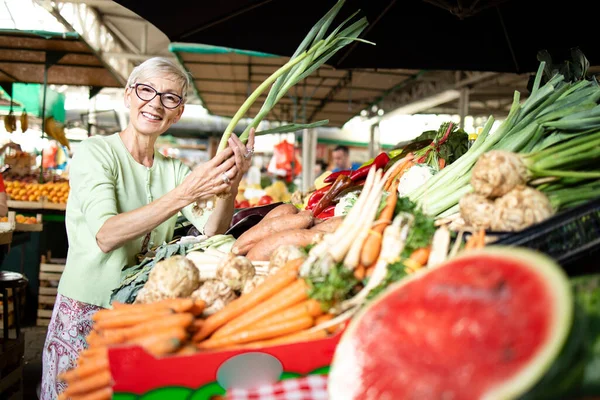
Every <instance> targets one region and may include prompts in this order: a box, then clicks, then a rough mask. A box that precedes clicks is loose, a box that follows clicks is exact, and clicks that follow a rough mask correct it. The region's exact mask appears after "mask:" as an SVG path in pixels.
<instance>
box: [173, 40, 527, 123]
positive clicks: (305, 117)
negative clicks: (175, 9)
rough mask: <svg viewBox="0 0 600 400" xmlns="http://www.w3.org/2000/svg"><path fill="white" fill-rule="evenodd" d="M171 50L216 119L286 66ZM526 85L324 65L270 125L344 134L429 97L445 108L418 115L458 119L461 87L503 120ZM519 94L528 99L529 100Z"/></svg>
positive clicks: (241, 53) (222, 53) (476, 106)
mask: <svg viewBox="0 0 600 400" xmlns="http://www.w3.org/2000/svg"><path fill="white" fill-rule="evenodd" d="M169 48H170V50H171V51H172V52H173V53H174V54H175V55H176V56H177V57H178V59H179V61H180V62H181V63H182V64H183V65H184V66H185V68H186V69H187V70H188V72H190V74H191V75H192V78H193V82H194V89H195V91H196V94H197V95H198V97H199V98H200V99H201V100H202V104H203V106H204V107H206V108H207V109H208V111H209V112H210V113H211V114H214V115H220V116H226V117H231V116H233V115H234V114H235V113H236V112H237V110H238V109H239V107H240V106H241V105H242V103H243V102H244V101H245V100H246V99H247V98H248V96H249V95H250V93H252V91H253V90H254V89H256V87H258V85H260V84H261V83H262V82H263V81H264V80H265V79H266V78H267V77H268V76H270V75H271V74H272V73H273V72H274V71H275V70H277V69H278V68H279V67H280V66H282V65H283V64H285V63H286V62H287V61H288V58H286V57H279V56H275V55H272V54H266V53H260V52H255V51H245V50H238V49H230V48H224V47H218V46H209V45H200V44H190V43H172V44H171V45H170V47H169ZM528 78H529V75H528V74H527V75H523V74H520V75H519V74H508V73H505V74H501V73H477V72H473V73H462V74H456V73H454V72H448V71H425V70H410V69H373V68H370V69H360V68H356V69H348V70H342V69H335V68H333V67H331V66H328V65H324V66H323V67H321V68H320V69H319V70H317V71H316V72H315V73H313V74H312V75H311V76H309V77H308V78H306V79H305V80H304V81H302V82H301V83H299V84H298V85H296V86H295V87H294V88H293V89H292V90H291V91H290V92H289V93H288V96H286V97H284V98H282V99H281V101H280V102H279V103H278V104H277V106H276V107H275V108H274V110H273V112H271V113H270V114H269V115H268V116H267V119H268V120H274V121H307V122H315V121H319V120H324V119H328V120H329V126H338V127H340V126H342V125H344V123H346V122H347V121H348V120H350V119H351V118H352V117H354V116H356V115H359V114H360V113H361V111H363V110H369V113H371V114H372V113H373V110H374V112H375V114H376V111H377V110H378V109H380V108H381V109H382V110H384V111H385V112H388V111H391V110H393V109H395V108H397V107H400V106H403V105H406V104H410V103H411V101H412V100H414V98H417V99H418V97H419V96H428V95H430V96H440V99H441V100H443V102H440V103H435V102H432V103H431V104H429V105H423V107H422V108H421V109H419V111H421V112H424V111H426V110H430V111H431V112H449V113H458V103H457V102H458V98H459V95H458V94H457V93H458V92H457V89H460V88H461V87H463V86H464V87H467V86H468V87H469V89H470V110H469V111H470V113H471V114H473V115H485V116H487V115H489V114H490V113H498V114H505V113H506V110H507V107H508V106H509V105H510V103H511V101H512V94H513V92H514V90H522V91H525V90H526V83H527V80H528ZM449 91H450V97H448V95H447V94H446V95H445V96H446V97H441V95H444V94H445V93H446V92H449ZM522 94H523V96H524V97H525V96H526V94H527V93H525V92H523V93H522ZM266 95H267V93H266V92H265V93H264V94H263V95H262V96H261V97H259V101H257V102H256V103H255V105H254V106H253V107H252V108H251V109H250V111H249V113H248V116H251V117H253V116H254V115H256V113H257V112H258V110H259V109H260V107H261V105H262V102H263V101H264V99H265V98H266ZM402 95H404V96H402ZM411 95H412V96H414V97H411ZM452 96H454V97H453V98H452ZM442 103H446V106H445V109H443V110H442V109H439V108H437V109H436V108H435V107H436V106H438V105H439V104H442ZM448 103H449V104H448ZM374 107H375V108H374ZM363 113H364V112H363Z"/></svg>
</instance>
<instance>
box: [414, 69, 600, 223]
mask: <svg viewBox="0 0 600 400" xmlns="http://www.w3.org/2000/svg"><path fill="white" fill-rule="evenodd" d="M544 66H545V63H544V62H541V63H540V68H539V70H538V73H537V75H536V82H535V84H534V87H533V91H532V93H531V95H530V96H529V97H528V98H527V100H525V101H524V102H523V103H522V104H521V103H520V102H519V99H520V94H519V92H515V96H514V100H513V104H512V107H511V110H510V112H509V114H508V117H507V118H506V119H505V120H504V122H502V124H500V126H499V127H498V128H497V129H496V131H495V132H493V133H492V132H491V127H492V125H493V123H494V118H493V117H490V118H489V119H488V121H487V123H486V125H485V127H484V129H483V131H482V133H481V134H480V135H479V136H478V138H477V140H476V141H475V143H474V144H473V146H472V147H471V148H470V149H469V150H468V151H467V152H466V153H465V154H464V155H463V156H462V157H460V158H459V159H458V160H456V161H455V162H454V163H453V164H451V165H449V166H447V167H446V168H444V169H443V170H442V171H440V172H439V173H438V174H436V175H435V176H433V177H432V178H431V179H429V180H428V181H427V182H426V183H425V184H424V185H422V186H421V187H419V188H417V189H416V190H414V191H412V192H411V193H409V194H408V196H409V197H410V198H411V199H412V200H414V201H416V202H418V203H419V204H420V205H421V206H422V207H423V209H424V210H425V212H427V213H428V214H429V215H432V216H434V217H444V216H448V215H451V214H453V213H456V212H458V207H459V206H458V203H459V200H460V199H461V197H462V196H464V195H465V194H467V193H471V192H472V191H473V189H476V190H479V191H480V194H484V195H485V196H492V197H493V196H501V195H502V194H504V193H506V192H508V191H510V188H512V187H514V186H515V185H517V184H524V183H527V184H528V185H532V186H536V187H539V190H541V191H542V192H544V193H546V194H547V195H548V196H552V193H553V191H556V192H555V200H554V202H555V205H556V206H557V208H558V209H560V208H562V207H565V206H569V205H572V204H573V203H575V202H576V201H585V200H586V199H590V198H594V197H596V196H598V190H597V189H598V187H597V186H595V185H594V182H593V181H595V180H597V179H598V177H600V169H599V164H598V159H599V158H598V150H597V147H598V143H599V142H598V131H600V118H598V115H600V114H598V113H599V112H600V105H598V104H597V103H598V100H600V86H599V85H598V83H597V82H596V81H595V80H580V81H575V82H568V81H565V76H564V75H562V74H555V75H554V76H553V77H551V79H549V80H548V81H547V82H546V83H545V84H544V85H543V86H540V82H541V78H542V74H543V70H544ZM498 150H500V151H503V152H502V153H498V152H497V151H498ZM488 152H491V154H489V155H486V153H488ZM511 153H516V154H519V155H518V156H517V155H510V154H511ZM492 160H497V162H492ZM476 163H477V164H478V165H477V168H475V167H474V166H475V164H476ZM566 187H568V188H569V189H570V190H569V193H568V194H567V193H565V192H564V191H563V192H561V191H560V190H561V189H564V188H566ZM578 194H579V196H578Z"/></svg>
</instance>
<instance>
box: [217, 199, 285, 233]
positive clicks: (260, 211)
mask: <svg viewBox="0 0 600 400" xmlns="http://www.w3.org/2000/svg"><path fill="white" fill-rule="evenodd" d="M281 204H283V202H281V201H279V202H277V203H271V204H265V205H264V206H256V207H248V208H242V209H240V210H239V211H237V212H236V213H235V214H234V215H233V217H232V218H231V224H230V225H229V228H231V227H233V226H234V225H236V224H237V223H238V222H240V221H241V220H243V219H244V218H246V217H247V216H249V215H259V216H260V217H261V219H262V217H264V216H265V215H267V213H268V212H269V211H271V210H272V209H274V208H275V207H277V206H279V205H281Z"/></svg>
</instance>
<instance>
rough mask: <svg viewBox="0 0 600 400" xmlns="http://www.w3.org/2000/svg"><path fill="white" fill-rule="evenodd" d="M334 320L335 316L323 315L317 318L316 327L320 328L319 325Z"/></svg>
mask: <svg viewBox="0 0 600 400" xmlns="http://www.w3.org/2000/svg"><path fill="white" fill-rule="evenodd" d="M332 319H333V314H323V315H321V316H319V317H317V319H316V320H315V326H319V324H321V323H323V322H327V321H329V320H332Z"/></svg>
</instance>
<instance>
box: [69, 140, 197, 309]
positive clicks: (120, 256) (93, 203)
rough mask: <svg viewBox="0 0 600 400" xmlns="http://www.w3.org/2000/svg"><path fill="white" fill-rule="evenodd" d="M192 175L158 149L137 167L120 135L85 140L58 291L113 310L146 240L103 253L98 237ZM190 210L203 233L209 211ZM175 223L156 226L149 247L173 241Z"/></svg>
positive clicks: (76, 161) (74, 174)
mask: <svg viewBox="0 0 600 400" xmlns="http://www.w3.org/2000/svg"><path fill="white" fill-rule="evenodd" d="M189 173H190V169H189V168H188V167H187V166H186V165H184V164H183V163H181V161H179V160H176V159H172V158H169V157H165V156H163V155H162V154H160V153H159V152H158V151H155V152H154V162H153V165H152V167H151V168H148V167H146V166H144V165H142V164H140V163H138V162H137V161H135V160H134V158H133V157H132V156H131V153H129V151H128V150H127V148H126V147H125V145H124V143H123V141H122V140H121V137H120V136H119V134H118V133H117V134H113V135H110V136H93V137H91V138H88V139H86V140H84V141H83V142H81V143H80V145H79V147H78V148H77V151H76V152H75V154H74V156H73V159H72V160H71V163H70V166H69V182H70V186H71V189H70V194H69V199H68V201H67V211H66V228H67V237H68V240H69V251H68V254H67V264H66V267H65V270H64V272H63V274H62V277H61V280H60V284H59V286H58V293H60V294H61V295H63V296H66V297H69V298H72V299H74V300H78V301H81V302H84V303H89V304H94V305H97V306H101V307H105V308H107V307H110V295H111V292H112V290H113V289H115V288H117V287H118V286H119V284H120V276H121V270H122V269H123V267H124V266H132V265H135V264H136V263H137V262H136V259H135V255H136V254H138V253H139V252H140V251H141V249H142V242H143V239H144V237H140V238H137V239H134V240H132V241H130V242H128V243H126V244H125V245H124V246H122V247H120V248H118V249H116V250H113V251H111V252H109V253H106V254H105V253H103V252H102V251H101V250H100V248H99V247H98V245H97V243H96V234H97V233H98V231H99V230H100V228H101V227H102V225H103V224H104V222H106V220H107V219H109V218H110V217H112V216H114V215H117V214H119V213H124V212H127V211H132V210H135V209H137V208H140V207H142V206H144V205H146V204H148V203H150V202H152V201H154V200H156V199H158V198H159V197H161V196H163V195H165V194H166V193H167V192H169V191H171V190H173V189H174V188H175V187H176V186H177V185H179V184H180V183H181V182H182V181H183V179H184V178H185V176H186V175H187V174H189ZM191 209H192V205H190V206H188V207H186V208H184V209H183V210H182V213H183V215H184V216H185V217H186V218H187V219H188V220H189V221H190V222H192V223H193V224H194V226H195V227H196V228H198V230H199V231H201V232H202V231H203V230H204V225H205V223H206V220H207V219H208V213H204V215H203V216H202V217H201V218H198V217H195V216H194V215H193V214H192V212H191ZM176 221H177V215H174V216H173V217H171V218H170V219H169V220H167V221H165V222H163V223H162V224H160V225H159V226H158V227H156V228H155V229H154V230H153V231H152V233H151V236H150V244H149V246H148V248H151V247H152V246H153V245H161V244H162V243H164V242H168V241H170V240H171V238H172V236H173V230H174V228H175V223H176ZM144 236H146V235H144Z"/></svg>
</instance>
